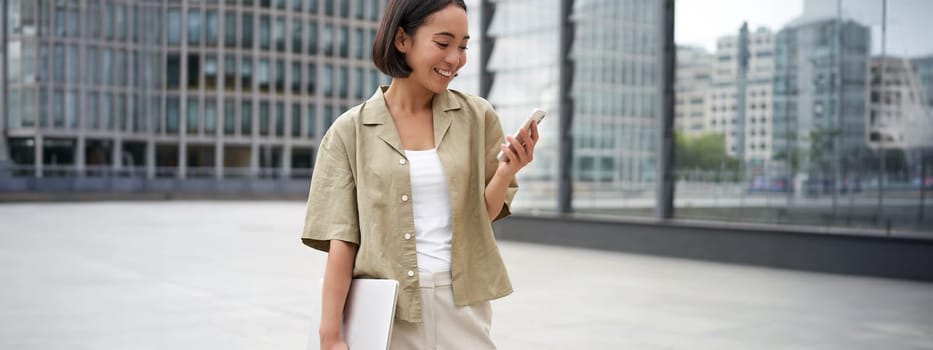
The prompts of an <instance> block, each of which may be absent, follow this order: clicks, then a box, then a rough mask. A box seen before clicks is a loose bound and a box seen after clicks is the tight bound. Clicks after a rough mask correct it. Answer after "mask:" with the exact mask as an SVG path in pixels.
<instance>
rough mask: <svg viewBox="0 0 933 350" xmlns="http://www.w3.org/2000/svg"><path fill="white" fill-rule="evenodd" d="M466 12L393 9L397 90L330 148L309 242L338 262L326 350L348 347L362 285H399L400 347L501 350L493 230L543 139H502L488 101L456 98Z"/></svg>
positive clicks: (386, 65) (384, 59)
mask: <svg viewBox="0 0 933 350" xmlns="http://www.w3.org/2000/svg"><path fill="white" fill-rule="evenodd" d="M466 11H467V9H466V5H465V4H464V3H463V1H462V0H446V1H445V0H430V1H425V0H391V1H389V3H388V5H387V7H386V11H385V16H384V17H383V19H382V23H381V24H380V27H379V31H378V32H377V33H376V35H375V38H374V42H373V63H374V64H375V66H376V68H379V70H381V71H382V72H383V73H385V74H387V75H389V76H391V77H392V83H391V85H390V86H387V87H386V86H381V87H379V88H378V89H377V90H376V92H375V94H374V95H373V97H371V98H370V99H369V100H368V101H366V102H364V103H363V104H361V105H359V106H356V107H353V108H350V109H349V110H348V111H346V112H344V113H343V114H342V115H341V116H340V117H339V118H337V119H336V120H335V121H334V122H333V125H332V126H331V128H330V129H328V131H327V133H326V134H325V135H324V136H323V137H322V138H321V146H320V148H319V149H318V155H317V161H316V162H315V167H314V174H312V177H311V192H310V195H309V198H308V209H307V217H306V219H305V226H304V231H303V233H302V242H303V243H304V244H306V245H308V246H310V247H312V248H315V249H318V250H323V251H327V252H328V258H327V265H326V267H325V274H324V287H323V293H322V307H321V323H320V329H319V332H320V339H321V348H322V349H346V343H344V341H343V339H341V338H340V332H339V324H340V320H341V319H342V317H343V309H344V304H345V302H346V298H347V291H348V289H349V286H350V283H351V280H352V278H378V279H394V280H398V281H399V285H400V289H399V295H398V299H397V303H396V304H397V308H396V310H395V321H394V324H393V331H392V341H391V348H393V349H426V348H466V349H494V348H495V345H494V344H493V343H492V340H491V338H490V333H489V329H490V325H491V322H492V321H491V318H492V310H491V307H490V304H489V301H490V300H492V299H496V298H500V297H503V296H506V295H508V294H510V293H511V292H512V286H511V283H510V281H509V276H508V273H507V272H506V270H505V266H504V264H503V261H502V257H501V256H500V255H499V249H498V246H497V245H496V240H495V236H494V234H493V232H492V225H491V223H492V221H494V220H497V219H500V218H503V217H505V216H508V215H509V214H510V210H509V206H510V205H511V204H510V203H511V201H512V198H513V197H514V196H515V193H516V191H517V190H518V185H517V183H516V182H515V175H516V174H517V173H518V171H519V170H521V169H522V168H524V167H525V166H526V165H527V164H529V163H530V162H531V161H532V159H533V154H534V147H535V143H536V142H537V140H538V131H537V126H535V125H533V126H532V127H531V128H530V130H524V129H523V130H522V132H521V133H520V137H521V138H522V139H523V140H528V142H525V143H519V142H517V141H516V140H515V138H513V137H509V138H508V139H506V138H505V137H503V133H502V128H501V126H500V123H499V117H498V115H497V114H496V112H495V111H494V110H493V109H492V106H491V105H490V104H489V102H488V101H486V100H484V99H482V98H480V97H476V96H471V95H468V94H465V93H462V92H459V91H455V90H450V89H448V86H449V84H450V82H451V80H452V79H454V78H455V77H456V76H457V72H458V71H459V70H460V69H461V68H463V66H464V65H465V64H466V50H467V43H468V42H469V40H470V35H469V28H468V25H467V13H466ZM326 69H327V67H326V66H325V73H326ZM345 75H346V74H343V73H342V74H341V79H342V80H343V79H345V78H344V76H345ZM326 88H327V87H325V89H326ZM325 114H326V115H325V116H324V117H325V118H328V119H329V118H331V116H330V115H329V114H330V113H328V112H326V109H325ZM506 141H508V143H507V144H503V143H505V142H506ZM500 151H502V152H503V153H505V154H506V155H507V157H508V160H506V161H500V160H498V159H496V155H497V154H498V153H499V152H500ZM454 213H456V215H453V214H454ZM437 335H441V336H440V337H438V336H437Z"/></svg>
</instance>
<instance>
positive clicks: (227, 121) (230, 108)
mask: <svg viewBox="0 0 933 350" xmlns="http://www.w3.org/2000/svg"><path fill="white" fill-rule="evenodd" d="M234 106H235V104H234V103H233V100H231V99H227V100H224V134H226V135H233V134H234V133H235V132H236V109H235V108H234Z"/></svg>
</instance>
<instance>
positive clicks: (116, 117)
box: [110, 94, 126, 130]
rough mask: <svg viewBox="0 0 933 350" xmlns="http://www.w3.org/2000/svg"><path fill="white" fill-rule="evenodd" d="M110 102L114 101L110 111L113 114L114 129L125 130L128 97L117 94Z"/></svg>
mask: <svg viewBox="0 0 933 350" xmlns="http://www.w3.org/2000/svg"><path fill="white" fill-rule="evenodd" d="M110 102H111V103H113V106H112V107H111V108H110V113H111V114H112V116H113V123H114V128H115V129H114V130H123V127H124V126H125V125H126V123H125V122H124V118H125V117H126V97H125V96H124V95H123V94H115V95H114V96H113V99H112V100H110Z"/></svg>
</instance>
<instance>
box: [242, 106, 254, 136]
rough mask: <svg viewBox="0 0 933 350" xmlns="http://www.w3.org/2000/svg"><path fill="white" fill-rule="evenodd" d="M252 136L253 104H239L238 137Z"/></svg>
mask: <svg viewBox="0 0 933 350" xmlns="http://www.w3.org/2000/svg"><path fill="white" fill-rule="evenodd" d="M252 134H253V104H252V103H251V102H249V101H243V102H242V103H241V104H240V135H244V136H245V135H252Z"/></svg>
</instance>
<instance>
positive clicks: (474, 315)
mask: <svg viewBox="0 0 933 350" xmlns="http://www.w3.org/2000/svg"><path fill="white" fill-rule="evenodd" d="M419 278H420V280H419V284H420V285H421V301H422V304H423V305H424V306H423V308H422V311H423V312H424V315H423V321H424V322H422V323H411V322H406V321H401V320H399V319H396V320H395V324H394V325H393V326H392V343H391V345H390V346H389V348H390V349H392V350H422V349H424V350H427V349H430V350H455V349H469V350H483V349H495V348H496V346H495V345H494V344H493V343H492V339H491V338H490V337H489V327H490V326H491V324H492V308H491V307H490V305H489V302H488V301H484V302H480V303H476V304H473V305H469V306H456V305H454V293H453V289H452V288H451V285H450V272H437V273H424V272H422V273H421V274H420V275H419Z"/></svg>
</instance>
